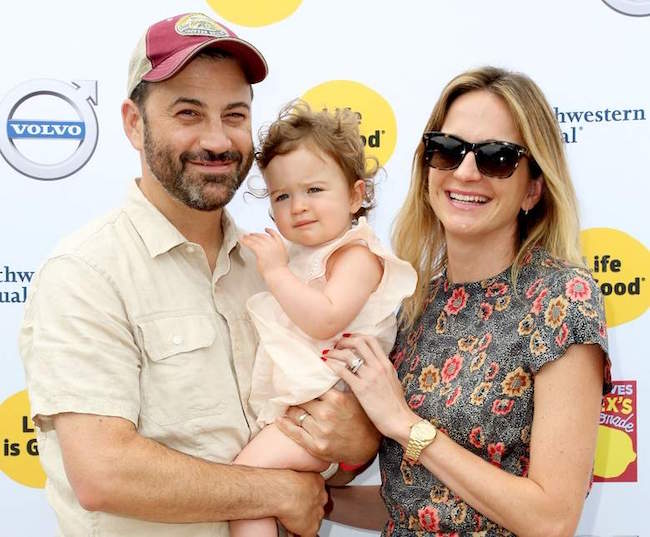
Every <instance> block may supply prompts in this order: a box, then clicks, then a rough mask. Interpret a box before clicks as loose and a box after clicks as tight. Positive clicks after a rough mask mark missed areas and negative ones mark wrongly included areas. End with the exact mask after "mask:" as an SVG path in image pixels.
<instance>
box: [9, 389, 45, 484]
mask: <svg viewBox="0 0 650 537" xmlns="http://www.w3.org/2000/svg"><path fill="white" fill-rule="evenodd" d="M30 415H31V414H30V411H29V399H28V398H27V390H23V391H22V392H18V393H16V394H14V395H12V396H11V397H9V398H8V399H6V400H5V401H4V402H3V403H2V404H1V405H0V430H1V431H2V438H1V439H0V440H1V441H2V445H1V446H0V470H2V471H3V472H4V473H5V474H7V475H8V476H9V477H10V478H11V479H13V480H14V481H16V482H17V483H20V484H21V485H26V486H28V487H34V488H43V487H44V486H45V472H43V468H42V467H41V462H40V460H39V458H38V447H37V445H36V435H35V434H34V424H33V423H32V420H31V418H30Z"/></svg>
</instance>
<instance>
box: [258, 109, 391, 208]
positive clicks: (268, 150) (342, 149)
mask: <svg viewBox="0 0 650 537" xmlns="http://www.w3.org/2000/svg"><path fill="white" fill-rule="evenodd" d="M259 138H260V146H259V150H258V151H257V152H256V153H255V160H256V161H257V166H258V168H259V169H260V171H261V172H262V173H264V170H265V169H266V167H267V166H268V165H269V163H270V162H271V160H272V159H273V158H274V157H276V156H278V155H285V154H287V153H289V152H291V151H293V150H295V149H297V148H298V147H299V146H300V145H301V144H307V145H308V146H311V148H314V149H316V150H317V151H322V152H323V153H326V154H327V155H329V156H330V157H331V158H333V159H334V161H335V162H336V163H337V164H338V166H339V167H340V168H341V170H342V171H343V174H344V175H345V177H346V178H347V180H348V185H349V186H350V188H351V187H352V186H353V185H354V183H355V182H356V181H358V180H359V179H361V180H362V181H363V182H364V183H365V185H366V188H365V194H364V199H363V203H362V205H361V208H360V209H359V210H358V211H357V212H356V213H355V214H354V218H355V219H357V218H359V217H360V216H366V215H367V214H368V212H369V211H370V210H371V209H372V208H373V207H374V206H375V182H374V177H375V175H376V174H377V172H378V171H379V163H378V161H377V159H376V158H375V157H366V156H365V151H364V144H363V142H362V141H361V136H360V135H359V120H358V118H357V116H356V114H355V113H354V112H352V111H351V110H348V109H344V110H340V109H337V110H336V112H335V113H334V114H330V113H329V112H327V111H326V110H324V111H322V112H314V111H312V109H311V108H310V106H309V104H307V103H306V102H305V101H302V100H300V99H297V100H295V101H291V102H290V103H288V104H287V105H285V106H284V107H283V108H282V110H281V111H280V114H279V115H278V119H276V120H275V121H274V122H273V123H271V125H269V126H268V127H266V128H265V129H263V130H262V131H260V135H259ZM368 161H370V162H371V163H372V166H371V167H370V169H368V168H367V167H366V164H367V162H368Z"/></svg>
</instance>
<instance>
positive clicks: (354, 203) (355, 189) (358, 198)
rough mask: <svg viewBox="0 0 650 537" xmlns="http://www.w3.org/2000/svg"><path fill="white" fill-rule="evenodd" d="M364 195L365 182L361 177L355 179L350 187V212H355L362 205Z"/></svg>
mask: <svg viewBox="0 0 650 537" xmlns="http://www.w3.org/2000/svg"><path fill="white" fill-rule="evenodd" d="M365 195H366V182H365V181H364V180H363V179H357V180H356V181H355V182H354V184H353V185H352V188H351V189H350V213H351V214H355V213H356V212H357V211H358V210H359V209H361V206H362V205H363V200H364V198H365Z"/></svg>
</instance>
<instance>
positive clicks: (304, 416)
mask: <svg viewBox="0 0 650 537" xmlns="http://www.w3.org/2000/svg"><path fill="white" fill-rule="evenodd" d="M307 416H309V412H303V413H302V414H300V416H298V425H299V426H300V427H302V422H303V421H305V418H306V417H307Z"/></svg>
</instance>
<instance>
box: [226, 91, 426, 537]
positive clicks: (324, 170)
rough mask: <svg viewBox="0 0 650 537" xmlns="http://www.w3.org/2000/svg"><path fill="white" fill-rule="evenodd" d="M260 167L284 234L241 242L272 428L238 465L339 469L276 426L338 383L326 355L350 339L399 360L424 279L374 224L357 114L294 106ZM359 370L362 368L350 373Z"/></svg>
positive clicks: (270, 527)
mask: <svg viewBox="0 0 650 537" xmlns="http://www.w3.org/2000/svg"><path fill="white" fill-rule="evenodd" d="M257 162H258V166H259V168H260V170H261V171H262V174H263V176H264V180H265V182H266V191H267V193H268V196H269V198H270V202H271V213H272V216H273V220H274V221H275V224H276V226H277V228H278V231H279V233H278V232H276V231H274V230H272V229H268V228H267V229H266V230H265V231H266V233H251V234H249V235H246V236H244V237H242V238H241V239H240V241H241V243H242V244H243V245H244V246H246V247H248V248H250V249H251V250H252V251H253V252H254V254H255V256H256V258H257V269H258V270H259V272H260V274H261V275H262V277H263V278H264V280H265V282H266V284H267V286H268V289H269V291H268V292H264V293H259V294H256V295H254V296H252V297H251V298H250V299H249V300H248V303H247V307H248V310H249V313H250V315H251V318H252V320H253V322H254V323H255V326H256V328H257V331H258V333H259V337H260V344H259V348H258V352H257V356H256V361H255V366H254V369H253V379H252V388H251V396H250V401H249V402H250V405H251V407H252V408H253V409H254V411H255V412H256V414H257V416H258V424H259V425H260V426H262V427H263V429H262V430H261V431H260V433H258V435H257V436H256V437H255V438H254V439H253V440H252V441H251V442H250V443H249V444H248V445H247V446H246V447H245V448H244V449H243V451H242V452H241V454H240V455H239V456H238V457H237V458H236V459H235V461H234V462H235V463H236V464H243V465H247V466H258V467H266V468H291V469H293V470H301V471H315V472H322V471H323V470H325V469H327V468H328V466H330V463H329V462H327V461H322V460H320V459H317V458H315V457H314V456H312V455H311V454H310V453H309V452H307V451H306V450H304V449H303V448H302V447H300V446H299V445H298V444H296V443H295V442H293V440H291V439H290V438H288V437H287V436H285V435H284V434H283V433H282V432H281V431H280V430H279V429H278V428H277V427H276V426H275V425H274V424H273V422H274V420H275V419H276V418H277V417H279V416H282V415H284V413H285V412H286V410H287V408H288V407H289V406H295V405H300V404H302V403H306V402H308V401H311V400H312V399H314V398H316V397H318V396H320V395H322V394H323V393H324V392H326V391H327V390H329V389H330V388H332V387H334V386H335V385H336V384H337V383H338V382H339V381H340V379H339V378H338V377H337V376H336V375H335V374H334V373H333V372H332V370H331V369H330V368H329V367H327V365H326V364H325V363H324V362H323V361H322V360H321V354H322V352H323V350H326V349H328V348H331V347H333V346H334V344H335V342H336V341H337V340H338V339H339V338H340V337H341V336H342V335H343V333H345V332H355V333H362V334H367V335H372V336H375V337H377V338H378V340H379V342H380V344H381V345H382V347H383V349H384V350H385V351H386V352H388V351H390V349H391V348H392V346H393V343H394V340H395V334H396V319H395V311H396V309H397V307H398V306H399V304H400V302H401V301H402V300H403V299H404V298H406V297H407V296H410V295H411V294H412V293H413V291H414V289H415V285H416V280H417V276H416V273H415V271H414V270H413V268H412V267H411V265H409V264H408V263H407V262H405V261H402V260H400V259H398V258H396V257H395V256H394V255H392V254H391V253H390V252H389V251H387V250H386V249H384V248H383V247H382V245H381V244H380V242H379V240H378V239H377V237H376V236H375V234H374V233H373V231H372V229H371V228H370V226H369V225H368V223H367V222H366V218H365V215H366V213H367V212H368V210H369V207H371V206H372V201H373V198H374V190H373V177H374V175H375V173H376V171H377V166H376V165H375V166H374V167H373V169H372V170H370V171H368V170H367V166H366V164H367V162H366V158H365V155H364V147H363V143H362V141H361V138H360V136H359V129H358V119H357V117H356V115H354V114H353V113H351V112H349V111H346V110H343V111H337V112H336V114H334V115H332V114H329V113H327V112H319V113H314V112H312V111H311V110H310V108H309V107H308V106H307V105H306V104H305V103H303V102H296V103H293V104H292V105H291V106H290V107H287V108H285V109H284V110H283V112H281V114H280V116H279V118H278V119H277V120H276V121H275V122H274V123H273V124H271V126H270V127H269V129H268V131H267V132H266V134H265V135H264V136H263V139H262V140H261V148H260V151H259V152H258V154H257ZM285 240H286V241H288V247H287V246H285ZM362 366H363V363H362V361H361V360H357V361H356V362H355V363H353V366H352V370H353V371H356V370H357V369H358V368H359V367H362ZM337 387H343V389H344V388H345V385H344V384H343V383H342V381H341V384H340V385H339V386H337ZM309 419H310V416H309V414H308V413H307V412H305V413H304V414H302V416H301V417H300V419H299V421H300V425H303V426H305V427H308V420H309ZM330 467H331V466H330ZM230 528H231V534H232V535H233V537H248V536H250V537H252V536H255V537H258V536H269V537H274V536H275V535H276V531H277V530H276V524H275V521H274V520H273V519H263V520H246V521H232V522H231V523H230Z"/></svg>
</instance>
